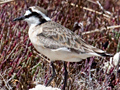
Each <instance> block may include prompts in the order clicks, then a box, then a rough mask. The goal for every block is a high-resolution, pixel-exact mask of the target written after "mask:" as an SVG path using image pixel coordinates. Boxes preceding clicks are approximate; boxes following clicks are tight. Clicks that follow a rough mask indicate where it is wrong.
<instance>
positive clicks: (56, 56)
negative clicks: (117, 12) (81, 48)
mask: <svg viewBox="0 0 120 90" xmlns="http://www.w3.org/2000/svg"><path fill="white" fill-rule="evenodd" d="M34 47H35V48H36V50H37V51H38V52H40V53H42V54H43V55H45V56H47V57H48V58H49V59H50V60H51V61H55V60H62V61H68V62H79V61H81V58H80V57H79V54H74V53H71V52H66V51H52V50H51V49H48V48H45V47H42V46H37V45H34Z"/></svg>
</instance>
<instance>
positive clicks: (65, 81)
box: [63, 62, 68, 90]
mask: <svg viewBox="0 0 120 90" xmlns="http://www.w3.org/2000/svg"><path fill="white" fill-rule="evenodd" d="M66 68H67V67H66V64H65V62H64V70H65V73H64V86H63V90H65V87H66V85H67V75H68V72H67V69H66Z"/></svg>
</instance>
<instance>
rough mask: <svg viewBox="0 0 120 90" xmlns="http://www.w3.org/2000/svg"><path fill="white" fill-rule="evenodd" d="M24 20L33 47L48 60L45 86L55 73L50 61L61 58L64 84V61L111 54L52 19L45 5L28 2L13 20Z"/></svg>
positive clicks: (65, 76)
mask: <svg viewBox="0 0 120 90" xmlns="http://www.w3.org/2000/svg"><path fill="white" fill-rule="evenodd" d="M21 20H23V21H26V22H27V23H28V25H29V30H28V35H29V39H30V41H31V42H32V44H33V46H34V48H35V49H36V50H37V51H38V52H39V53H41V54H43V55H45V56H46V57H48V58H49V59H50V61H51V66H52V75H51V78H50V79H49V80H48V82H47V84H46V86H48V85H49V84H50V82H51V81H52V80H53V79H54V77H55V76H56V73H55V67H54V61H56V60H61V61H63V62H64V70H65V73H64V86H63V90H65V87H66V85H67V75H68V72H67V69H66V68H67V67H66V63H65V62H66V61H67V62H80V61H82V60H84V59H86V58H88V57H92V56H98V57H112V56H113V55H112V54H108V53H106V52H105V51H103V50H101V49H98V48H96V47H94V46H92V45H89V44H87V43H86V42H85V41H84V40H83V39H82V38H81V37H80V36H79V35H77V34H75V33H74V32H73V31H71V30H70V29H68V28H66V27H64V26H63V25H61V24H59V23H57V22H55V21H52V20H51V19H50V18H49V17H48V12H47V10H46V9H44V8H42V7H39V6H30V7H29V8H28V9H27V10H26V12H25V14H24V15H23V16H21V17H18V18H15V19H14V20H13V21H21Z"/></svg>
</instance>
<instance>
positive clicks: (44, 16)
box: [33, 8, 51, 21]
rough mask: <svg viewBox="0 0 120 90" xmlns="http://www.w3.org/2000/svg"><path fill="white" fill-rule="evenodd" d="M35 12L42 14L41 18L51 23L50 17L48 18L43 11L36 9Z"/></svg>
mask: <svg viewBox="0 0 120 90" xmlns="http://www.w3.org/2000/svg"><path fill="white" fill-rule="evenodd" d="M33 11H36V12H38V13H39V14H41V16H42V17H43V18H44V19H45V20H46V21H51V19H50V18H49V17H47V16H46V15H45V14H44V13H42V12H41V11H38V10H36V9H34V8H33Z"/></svg>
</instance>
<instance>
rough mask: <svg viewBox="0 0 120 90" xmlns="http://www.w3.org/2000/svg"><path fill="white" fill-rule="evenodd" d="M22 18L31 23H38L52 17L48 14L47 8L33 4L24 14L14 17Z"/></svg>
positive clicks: (17, 19)
mask: <svg viewBox="0 0 120 90" xmlns="http://www.w3.org/2000/svg"><path fill="white" fill-rule="evenodd" d="M20 20H24V21H26V22H27V23H28V24H29V25H31V24H34V25H38V24H42V23H44V22H47V21H50V20H51V19H50V18H49V17H48V16H47V10H45V9H44V8H41V7H39V6H32V7H29V8H28V10H26V12H25V14H24V16H21V17H18V18H16V19H14V21H20Z"/></svg>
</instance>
